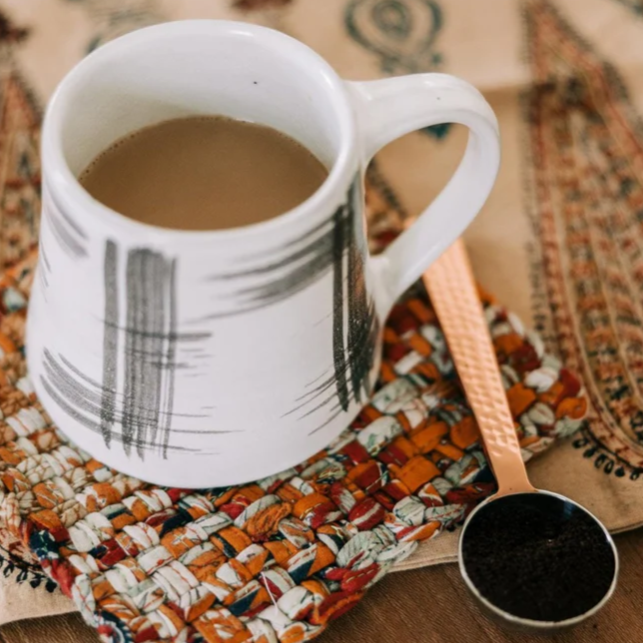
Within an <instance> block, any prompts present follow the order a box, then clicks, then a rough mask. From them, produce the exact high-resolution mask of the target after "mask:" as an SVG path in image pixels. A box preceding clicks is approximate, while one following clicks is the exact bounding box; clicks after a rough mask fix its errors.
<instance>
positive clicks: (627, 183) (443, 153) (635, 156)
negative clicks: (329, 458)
mask: <svg viewBox="0 0 643 643" xmlns="http://www.w3.org/2000/svg"><path fill="white" fill-rule="evenodd" d="M191 17H208V18H233V19H240V20H248V21H252V22H258V23H262V24H266V25H269V26H272V27H274V28H277V29H281V30H283V31H286V32H287V33H289V34H291V35H293V36H295V37H297V38H299V39H301V40H303V41H304V42H306V43H308V44H309V45H310V46H312V47H313V48H315V49H316V50H317V51H319V52H320V53H321V54H322V55H323V56H325V57H326V58H327V59H328V60H329V61H330V62H331V64H333V65H334V67H335V68H336V69H337V70H338V71H339V72H340V73H341V74H342V75H343V76H345V77H347V78H353V79H367V78H376V77H382V76H388V75H394V74H401V73H410V72H417V71H444V72H449V73H454V74H456V75H460V76H462V77H464V78H466V79H467V80H469V81H471V82H473V83H474V84H476V85H477V86H478V87H480V89H481V90H482V91H483V92H484V93H485V95H486V96H487V98H488V100H489V101H490V102H491V104H492V106H493V107H494V109H495V110H496V112H497V114H498V117H499V120H500V124H501V129H502V134H503V156H504V164H503V169H502V171H501V174H500V177H499V181H498V184H497V187H496V189H495V191H494V194H493V195H492V197H491V199H490V200H489V203H488V205H487V207H486V208H485V210H484V211H483V213H482V214H481V216H480V217H479V218H478V220H477V221H476V222H475V223H474V225H473V226H472V227H471V229H470V230H469V232H468V233H467V236H466V241H467V245H468V247H469V251H470V253H471V256H472V260H473V264H474V270H475V272H476V275H477V276H478V278H479V279H480V281H481V282H482V283H483V284H484V286H485V287H486V288H488V289H489V290H490V291H492V292H494V294H495V295H496V296H497V297H498V299H499V300H500V302H501V303H504V304H507V305H509V306H511V308H512V310H513V311H514V312H516V313H517V314H518V315H519V316H520V317H521V318H522V319H523V320H524V321H525V322H526V323H527V325H528V326H531V327H532V328H534V329H536V330H537V331H538V332H539V333H540V335H541V337H542V338H543V340H544V342H545V347H546V349H547V351H549V352H550V353H552V354H553V355H555V356H556V357H557V358H559V359H560V360H561V361H562V363H564V364H565V365H566V366H567V367H568V368H570V369H571V370H572V371H575V372H577V373H579V374H580V376H581V379H582V384H583V386H584V388H585V389H586V391H587V393H588V395H589V400H590V419H589V422H588V423H587V425H586V426H585V428H583V429H582V430H581V432H580V433H578V434H576V435H575V436H574V437H573V438H572V439H571V440H569V441H567V442H566V443H564V444H562V445H560V446H558V447H555V448H554V449H552V450H551V451H550V452H549V453H547V454H545V455H543V456H542V457H540V458H539V459H538V460H535V461H534V462H533V463H532V464H531V467H530V474H531V475H532V478H533V479H534V482H535V484H537V485H540V486H543V487H545V488H548V489H552V490H556V491H560V492H562V493H566V494H568V495H570V496H571V497H573V498H575V499H576V500H578V501H580V502H582V503H585V504H586V505H587V506H588V507H590V508H591V509H592V510H593V511H595V512H596V513H597V514H599V515H600V516H601V517H602V518H603V519H604V520H605V521H606V522H607V524H608V525H609V526H610V527H611V528H612V529H614V530H624V529H629V528H632V527H634V526H637V525H639V524H641V523H642V522H643V499H642V496H641V493H640V488H639V486H640V484H641V482H640V480H639V477H640V475H641V472H642V471H643V444H642V441H643V396H642V395H641V383H642V378H643V328H642V323H643V298H642V297H641V291H642V289H643V272H642V271H643V264H642V263H641V261H642V259H641V254H640V248H641V247H643V244H642V242H643V239H641V237H642V236H643V227H642V223H643V125H642V121H641V114H643V47H642V46H641V44H640V43H641V42H642V41H643V9H642V5H641V4H640V2H637V1H636V0H522V1H516V0H487V1H486V2H485V3H481V2H478V0H448V1H447V0H324V2H323V3H321V2H319V1H318V0H236V1H235V0H39V1H38V2H36V1H35V0H2V1H1V2H0V83H1V86H0V103H1V106H2V109H1V111H0V170H1V171H0V213H1V220H0V235H1V238H0V252H1V255H0V261H1V262H2V266H3V267H4V268H7V267H13V266H15V265H16V262H18V261H19V260H21V259H25V257H24V256H21V255H23V254H24V251H25V249H26V248H29V247H31V246H32V244H33V242H34V240H35V238H36V237H35V235H36V233H37V216H38V211H39V195H38V191H39V162H38V136H39V122H40V116H41V113H42V109H43V107H44V105H45V104H46V101H47V98H48V96H49V95H50V94H51V92H52V91H53V89H54V88H55V85H56V84H57V82H58V81H59V80H60V78H61V77H62V76H63V75H64V74H65V73H66V71H68V70H69V69H70V68H71V66H73V64H74V63H75V62H76V61H78V60H79V59H80V58H81V57H82V56H83V55H85V54H86V53H87V52H89V51H91V50H93V49H94V48H96V47H98V46H100V44H101V43H103V42H105V41H107V40H109V39H112V38H114V37H116V36H118V35H120V34H122V33H125V32H127V31H130V30H132V29H135V28H138V27H141V26H145V25H149V24H154V23H157V22H161V21H165V20H173V19H181V18H191ZM464 140H465V133H464V132H463V131H462V130H461V128H459V127H452V126H449V125H448V124H445V125H444V126H438V127H433V128H429V129H428V130H426V131H423V132H419V133H417V134H414V135H411V136H408V137H405V138H404V139H402V140H400V141H398V142H396V143H394V144H392V145H391V146H389V147H388V148H387V149H386V150H384V151H383V152H382V153H381V154H380V156H379V157H378V159H377V168H376V170H374V171H373V173H372V177H371V180H372V182H373V186H374V189H373V191H372V194H373V195H374V196H373V197H372V198H373V199H375V206H374V207H373V208H372V210H373V223H372V225H373V228H374V230H377V229H378V225H379V226H380V227H385V226H388V225H390V222H391V221H392V220H393V222H394V223H396V224H399V223H400V220H401V219H402V218H403V217H404V216H405V215H406V213H410V214H416V213H418V212H419V211H421V209H422V207H423V205H424V204H426V202H427V201H428V200H429V199H430V198H431V197H432V195H434V194H435V193H436V192H437V191H438V190H439V188H440V187H441V185H443V184H444V182H445V180H446V179H447V178H448V176H449V175H450V174H451V172H452V171H453V168H454V166H455V164H456V163H457V160H458V158H459V155H460V154H461V151H462V149H463V144H464ZM25 223H26V225H25ZM11 278H12V279H16V278H17V276H16V275H13V276H12V277H11ZM3 306H4V309H3V310H4V311H5V312H6V311H12V310H16V309H20V308H21V307H23V306H24V297H23V295H22V294H21V292H20V290H19V289H16V288H12V287H7V285H6V284H5V285H4V286H3ZM18 318H19V316H8V317H7V319H8V320H9V321H5V322H4V324H5V326H4V327H3V328H2V332H3V333H4V334H6V335H7V336H8V337H11V336H12V333H13V334H15V333H19V332H20V330H21V329H20V328H11V325H12V324H14V325H15V324H18V323H19V322H18V321H16V320H17V319H18ZM1 348H2V349H3V351H4V353H5V354H10V353H11V350H10V349H9V347H7V346H2V347H1ZM11 359H14V360H16V364H15V365H13V366H15V368H17V369H19V368H20V364H19V362H20V358H17V357H9V358H8V360H9V362H10V361H11ZM4 366H5V369H4V370H5V371H6V370H7V369H10V368H11V367H12V364H11V363H7V364H5V365H4ZM15 375H16V377H19V376H20V375H21V373H16V374H15ZM4 385H6V382H5V383H3V382H0V386H4ZM2 411H3V413H4V415H5V416H6V415H8V414H11V413H12V412H14V411H15V409H13V411H12V410H11V407H9V408H8V409H2ZM0 457H1V456H0ZM10 518H11V516H4V517H3V519H4V520H7V519H10ZM439 542H442V543H443V544H441V545H439V546H438V543H439ZM454 543H455V539H454V538H450V539H449V538H445V539H443V538H441V539H440V541H436V542H435V545H433V544H431V546H430V547H429V546H426V547H425V548H421V549H420V550H419V553H418V554H416V556H415V557H414V558H413V559H412V561H413V562H412V564H414V565H419V564H430V563H431V562H435V561H436V560H438V559H439V560H444V559H449V558H450V557H451V558H452V557H453V555H454V552H455V547H454ZM18 563H20V564H18ZM2 570H3V574H4V577H5V578H6V579H7V580H8V581H10V583H11V584H10V585H4V586H2V588H0V620H9V619H12V618H22V617H26V616H37V615H39V614H40V615H42V614H47V613H55V612H60V611H65V610H69V609H74V608H73V605H72V604H71V603H69V602H68V601H67V600H66V599H64V598H63V597H62V596H61V595H60V593H59V592H58V590H56V589H55V586H54V585H53V584H52V583H51V582H50V581H49V580H47V579H46V578H45V577H44V576H43V575H42V574H41V573H40V572H39V571H38V567H37V566H35V565H34V566H33V567H29V566H25V565H24V564H23V563H22V562H21V557H20V556H18V555H17V554H7V555H4V556H3V563H2Z"/></svg>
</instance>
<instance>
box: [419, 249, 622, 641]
mask: <svg viewBox="0 0 643 643" xmlns="http://www.w3.org/2000/svg"><path fill="white" fill-rule="evenodd" d="M424 282H425V285H426V287H427V289H428V291H429V295H430V297H431V302H432V303H433V306H434V308H435V310H436V312H437V314H438V317H439V319H440V323H441V326H442V330H443V332H444V334H445V336H446V339H447V342H448V344H449V348H450V351H451V355H452V357H453V360H454V362H455V365H456V367H457V371H458V374H459V376H460V379H461V381H462V385H463V388H464V390H465V393H466V395H467V399H468V401H469V403H470V405H471V407H472V409H473V411H474V414H475V417H476V420H477V422H478V426H479V427H480V433H481V435H482V438H483V441H484V444H485V448H486V454H487V459H488V460H489V463H490V464H491V467H492V469H493V472H494V475H495V478H496V482H497V485H498V491H497V492H496V493H495V494H494V495H493V496H491V497H490V498H487V499H486V500H485V501H484V502H482V503H481V504H480V505H478V507H476V509H475V510H474V511H472V512H471V514H470V515H469V517H468V518H467V520H466V522H465V524H464V527H463V529H462V533H461V536H460V545H459V565H460V572H461V574H462V577H463V579H464V581H465V583H466V585H467V586H468V588H469V590H470V591H471V593H472V594H473V595H474V596H475V597H476V598H477V599H478V601H480V603H481V604H482V605H483V606H484V608H486V610H487V612H490V613H491V615H493V616H495V617H498V618H500V619H501V620H503V621H505V622H509V623H512V624H514V625H518V626H521V627H524V628H530V629H537V630H540V631H543V630H552V629H558V628H562V627H568V626H571V625H576V624H578V623H580V622H581V621H584V620H585V619H587V618H588V617H590V616H592V615H593V614H595V613H596V612H598V610H600V609H601V608H602V607H603V606H604V605H605V603H606V602H607V601H608V600H609V598H610V597H611V595H612V594H613V592H614V590H615V588H616V580H617V576H618V554H617V551H616V547H615V545H614V542H613V540H612V538H611V536H610V534H609V532H608V531H607V529H606V528H605V527H604V526H603V525H602V524H601V522H600V521H599V520H598V519H597V518H596V517H595V516H594V515H593V514H591V513H590V512H589V511H587V510H586V509H584V508H583V507H581V506H580V505H579V504H577V503H576V502H574V501H572V500H570V499H569V498H566V497H564V496H561V495H559V494H556V493H552V492H549V491H542V490H538V489H535V488H534V487H533V486H532V485H531V483H530V482H529V478H528V477H527V471H526V469H525V465H524V463H523V460H522V456H521V451H520V445H519V443H518V438H517V436H516V431H515V428H514V420H513V417H512V415H511V411H510V410H509V405H508V402H507V396H506V394H505V390H504V387H503V384H502V380H501V376H500V369H499V367H498V363H497V360H496V356H495V352H494V349H493V344H492V341H491V337H490V335H489V329H488V326H487V323H486V321H485V316H484V312H483V309H482V305H481V304H480V300H479V298H478V294H477V289H476V284H475V281H474V278H473V273H472V271H471V266H470V264H469V259H468V257H467V253H466V250H465V248H464V244H463V242H462V241H458V242H456V243H455V244H454V245H453V246H452V247H451V248H450V249H449V250H447V251H446V252H445V253H444V255H443V256H442V257H441V258H440V259H439V260H438V261H437V262H436V263H435V264H433V266H432V267H431V268H430V270H429V271H427V273H425V276H424ZM518 515H519V516H520V518H519V519H520V520H523V519H524V516H525V515H526V516H528V518H527V519H525V520H532V519H533V522H529V523H525V524H529V525H532V524H533V525H534V531H533V532H531V533H533V534H536V533H537V534H540V531H541V528H542V529H545V526H546V528H547V529H550V528H551V537H552V538H553V537H554V536H555V535H556V534H557V533H559V531H557V530H562V529H564V528H565V526H566V525H567V527H569V525H570V523H569V522H568V521H570V520H575V521H581V522H583V524H584V525H585V527H586V528H587V529H588V530H589V533H590V535H591V538H593V547H594V549H593V550H592V551H593V554H594V560H592V559H591V558H590V559H587V565H593V564H597V561H596V559H597V558H600V560H601V563H602V564H603V565H604V568H605V569H607V570H608V573H607V574H606V576H607V580H606V582H605V583H604V586H603V585H600V586H598V585H597V586H596V587H591V588H588V587H587V586H581V585H583V583H576V582H575V580H576V579H574V578H566V579H565V591H566V592H576V593H579V592H587V591H590V590H591V591H592V592H593V593H592V594H591V596H590V598H587V596H585V597H584V598H583V599H582V600H583V601H584V602H587V601H588V600H590V601H592V602H593V604H591V605H588V606H587V609H585V610H584V611H582V613H577V614H574V613H573V612H570V613H569V614H567V615H566V616H565V617H564V618H561V619H560V620H557V619H552V618H551V617H548V616H547V614H546V613H545V612H543V615H542V618H540V615H539V617H538V618H534V617H533V615H531V614H530V616H529V617H525V616H524V615H522V616H521V615H519V614H516V613H512V612H511V611H509V609H508V608H506V607H503V606H501V605H498V604H497V603H501V602H503V601H505V600H506V599H503V600H500V599H498V598H497V596H496V595H495V594H494V598H493V600H492V599H491V598H490V597H489V595H487V596H485V595H484V594H483V592H482V591H481V589H480V587H478V585H479V584H481V576H480V574H481V571H480V569H484V568H485V565H486V569H487V572H486V573H487V574H490V573H491V572H492V571H493V568H492V567H491V566H490V565H493V564H498V566H499V565H500V563H502V562H503V559H502V557H505V556H512V554H513V555H516V554H515V551H513V550H512V549H511V546H510V545H508V550H507V551H506V554H505V552H502V553H501V559H497V558H496V559H495V561H496V563H492V562H490V560H487V561H482V564H481V562H480V560H479V559H478V560H474V558H472V554H469V553H468V552H470V551H474V552H475V550H476V548H475V547H474V546H473V545H476V542H474V539H477V543H478V547H477V549H478V550H479V549H480V546H479V543H480V542H484V540H480V539H483V536H484V535H485V534H484V532H485V530H486V531H487V532H489V530H490V529H493V531H494V533H496V532H500V540H504V536H503V534H504V533H507V534H508V533H509V532H510V529H511V528H512V527H513V526H515V523H514V524H511V523H512V522H514V521H515V520H518V518H517V517H516V516H518ZM499 521H503V522H499ZM534 537H541V536H540V535H539V536H534ZM542 537H543V538H546V539H548V538H549V533H547V534H546V535H545V536H542ZM589 540H590V538H589V537H588V538H587V539H579V540H575V541H574V543H573V546H574V547H575V548H576V547H580V548H583V547H585V548H586V549H587V548H588V547H589V544H588V541H589ZM494 542H495V541H494ZM547 542H549V541H548V540H547ZM597 548H598V549H597ZM516 551H517V550H516ZM597 553H598V555H597ZM474 555H475V554H474ZM549 560H550V561H552V562H551V564H553V560H554V559H549ZM565 562H566V561H565V560H564V559H563V560H560V562H558V559H556V565H558V564H560V565H561V566H564V565H565ZM532 567H533V565H532V566H530V565H525V569H524V572H522V571H521V572H520V574H522V575H523V576H524V578H520V579H519V582H518V584H517V585H518V586H519V589H518V591H520V592H525V593H526V595H528V594H529V592H530V591H531V590H532V589H533V591H534V592H535V591H537V589H538V582H539V581H538V578H536V577H530V574H531V575H532V576H534V574H535V573H534V571H533V569H532ZM557 569H558V568H557ZM560 569H561V570H562V569H564V567H561V568H560ZM610 569H611V570H613V573H612V575H611V577H610V576H609V570H610ZM474 572H475V573H474ZM482 573H484V572H482ZM476 583H477V584H476ZM482 584H483V583H482ZM565 597H566V598H567V597H568V595H567V594H565ZM511 598H515V596H514V597H510V599H511ZM536 598H537V596H534V599H536ZM594 599H595V600H594ZM494 601H495V602H494ZM504 604H506V603H504ZM530 609H531V608H530ZM514 611H519V610H514Z"/></svg>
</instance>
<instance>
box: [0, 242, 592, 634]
mask: <svg viewBox="0 0 643 643" xmlns="http://www.w3.org/2000/svg"><path fill="white" fill-rule="evenodd" d="M35 260H36V253H35V251H32V252H31V253H30V254H29V256H28V257H27V258H26V259H25V260H23V261H21V262H19V263H17V264H16V265H14V267H13V268H11V269H9V270H7V271H6V272H5V274H4V275H3V276H2V278H1V280H0V307H1V311H2V316H1V317H0V349H1V351H2V358H1V360H0V365H1V369H0V412H1V413H2V420H1V421H0V472H1V476H2V497H1V498H0V501H1V502H0V508H1V509H0V525H1V527H2V530H1V534H2V537H1V541H0V542H2V546H3V547H4V548H5V549H7V550H9V551H11V553H12V555H13V556H14V557H15V558H16V559H22V560H24V561H25V562H26V563H27V564H32V565H34V566H35V565H37V564H38V563H39V564H40V565H41V566H42V569H43V570H44V571H45V572H46V573H47V574H48V575H49V576H50V577H51V579H53V580H54V581H56V583H58V584H59V586H60V588H61V589H62V591H63V592H64V593H65V594H66V595H68V596H70V597H72V598H73V600H74V601H75V603H76V605H77V606H78V608H79V609H80V611H81V613H82V615H83V617H84V618H85V620H86V621H87V622H88V623H89V624H91V625H93V626H94V627H95V628H96V629H97V631H98V632H99V634H100V636H101V637H102V639H103V640H104V641H109V642H120V641H134V642H136V643H143V642H146V641H182V642H189V643H197V642H199V643H200V642H207V643H224V642H225V643H239V642H242V641H253V642H254V643H272V642H276V641H280V642H281V643H298V642H300V641H306V640H309V639H311V638H313V637H314V636H316V635H318V634H319V633H320V632H321V631H322V630H323V629H324V628H325V627H326V624H327V623H328V622H329V621H330V620H331V619H333V618H336V617H337V616H339V615H340V614H342V613H343V612H345V611H346V610H348V609H349V608H350V607H351V606H353V605H354V604H355V603H356V602H357V601H359V600H360V599H361V597H362V596H363V594H364V591H365V590H366V589H367V588H368V587H370V586H371V585H373V584H374V583H375V582H377V581H378V580H379V579H380V578H382V576H383V575H384V574H386V572H387V571H389V570H391V568H392V567H393V566H394V565H395V564H396V563H399V562H400V561H402V560H403V559H405V558H406V557H408V556H409V555H410V554H412V553H413V552H414V550H415V549H416V548H417V547H418V544H419V541H422V540H427V539H429V538H434V537H436V536H438V535H439V534H440V533H442V532H444V531H445V530H449V529H451V528H453V527H454V526H455V525H456V524H457V523H459V522H461V521H462V520H463V518H464V517H465V516H466V514H467V511H468V510H469V509H470V508H471V507H472V506H473V505H475V504H476V503H477V502H478V501H479V500H480V499H481V498H483V497H485V496H487V495H488V494H490V493H491V492H492V491H493V489H494V482H493V478H492V476H491V474H490V471H489V469H488V467H487V465H486V462H485V457H484V454H483V452H482V449H481V445H480V441H479V434H478V430H477V426H476V422H475V420H474V418H473V417H472V415H471V411H470V409H469V407H468V406H467V403H466V400H465V399H464V396H463V394H462V392H461V389H460V386H459V383H458V380H457V376H456V374H455V371H454V368H453V364H452V362H451V359H450V357H449V353H448V349H447V346H446V343H445V341H444V337H443V335H442V333H441V331H440V327H439V324H438V322H437V320H436V317H435V314H434V312H433V310H432V308H431V305H430V303H429V301H428V299H427V297H426V294H425V293H424V291H422V290H421V289H419V288H416V289H415V290H413V291H411V292H409V293H408V294H407V295H406V296H405V298H404V299H403V300H402V301H401V302H400V303H399V304H398V305H397V306H396V307H395V309H394V310H393V313H392V314H391V317H390V320H389V322H388V324H387V327H386V330H385V334H384V362H383V366H382V373H381V383H380V385H379V387H378V390H377V391H376V393H375V394H374V396H373V398H372V400H371V402H370V404H368V405H367V406H366V407H365V408H364V409H363V411H362V413H361V414H360V416H359V417H358V418H357V419H356V420H355V422H354V423H353V424H352V426H351V427H350V428H349V429H347V430H346V431H345V432H344V433H343V434H342V435H341V436H340V437H339V438H338V439H337V440H336V441H335V442H334V443H333V444H331V445H330V446H329V447H328V448H327V449H326V450H324V451H322V452H321V453H319V454H318V455H317V456H315V457H313V458H311V459H310V460H308V461H307V462H304V463H302V464H301V465H300V466H298V467H295V468H293V469H290V470H288V471H284V472H283V473H281V474H277V475H274V476H271V477H269V478H266V479H263V480H259V481H257V482H255V483H252V484H247V485H243V486H240V487H234V488H223V489H210V490H204V491H198V492H195V491H191V490H182V489H169V488H161V487H156V486H153V485H149V484H145V483H143V482H141V481H139V480H136V479H134V478H131V477H128V476H125V475H122V474H119V473H117V472H115V471H112V470H110V469H108V468H107V467H106V466H104V465H102V464H101V463H100V462H97V461H96V460H94V459H92V458H91V456H89V455H88V454H86V453H84V452H82V451H81V450H80V449H78V448H76V447H74V445H73V444H71V443H69V442H68V441H67V440H66V439H65V438H64V437H63V436H62V435H61V434H60V433H58V432H57V431H56V429H55V428H54V427H53V426H52V424H51V422H50V420H49V418H48V417H47V415H46V413H45V412H44V410H43V409H42V407H41V406H40V405H39V403H38V401H37V400H36V398H35V396H34V394H33V391H32V388H31V385H30V383H29V379H28V377H27V375H26V372H25V363H24V345H23V332H24V321H25V315H26V303H27V299H28V294H29V286H30V284H31V280H32V277H33V267H34V265H35ZM482 298H483V301H484V304H485V310H486V315H487V320H488V322H489V326H490V329H491V333H492V336H493V338H494V344H495V348H496V352H497V357H498V361H499V363H500V364H501V366H502V373H503V378H504V383H505V387H506V389H507V395H508V398H509V401H510V405H511V409H512V412H513V415H514V417H515V419H516V430H517V431H518V434H519V437H520V442H521V446H522V447H523V453H524V456H525V459H528V458H530V457H531V456H532V455H533V454H535V453H538V452H540V451H542V450H544V449H545V448H546V447H547V446H549V445H550V444H551V443H552V442H553V441H554V440H555V439H556V438H558V437H562V436H566V435H569V434H570V433H572V432H574V431H575V430H576V429H577V428H578V427H579V426H580V424H581V423H582V419H583V417H584V415H585V412H586V407H587V404H586V400H585V398H584V397H583V395H582V392H581V390H580V389H581V387H580V385H579V382H578V380H577V379H576V378H575V377H574V376H573V375H572V374H570V373H569V372H568V371H567V370H566V369H564V368H561V364H560V362H559V361H558V360H557V359H556V358H554V357H551V356H548V355H547V354H545V353H544V349H543V345H542V343H541V342H540V340H539V338H538V337H537V335H535V334H533V333H531V332H529V331H526V330H525V329H524V328H523V327H522V325H521V323H520V321H519V320H518V319H517V318H516V317H515V316H514V315H512V314H511V313H508V312H506V311H505V310H504V309H503V308H501V307H499V306H498V305H497V304H496V303H495V302H494V301H493V299H492V298H491V297H489V296H488V295H485V294H482Z"/></svg>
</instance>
